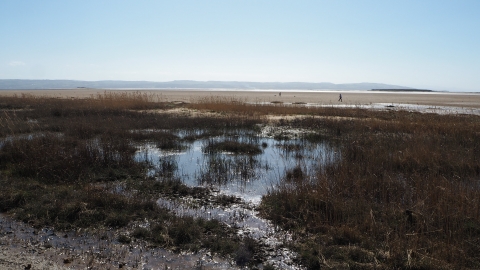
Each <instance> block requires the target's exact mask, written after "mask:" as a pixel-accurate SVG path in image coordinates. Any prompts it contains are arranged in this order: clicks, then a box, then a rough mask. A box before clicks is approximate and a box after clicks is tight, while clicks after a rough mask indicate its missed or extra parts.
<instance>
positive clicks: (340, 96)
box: [338, 94, 343, 102]
mask: <svg viewBox="0 0 480 270" xmlns="http://www.w3.org/2000/svg"><path fill="white" fill-rule="evenodd" d="M338 101H340V102H343V99H342V94H340V95H339V96H338Z"/></svg>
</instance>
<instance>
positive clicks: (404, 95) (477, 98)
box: [0, 89, 480, 109]
mask: <svg viewBox="0 0 480 270" xmlns="http://www.w3.org/2000/svg"><path fill="white" fill-rule="evenodd" d="M135 91H140V92H144V93H149V94H158V95H161V97H162V99H164V100H165V101H183V102H192V101H196V100H199V99H201V98H205V97H227V98H236V99H240V100H245V101H248V102H273V101H280V102H285V103H295V102H305V103H316V104H335V105H338V104H346V105H370V104H378V103H380V104H412V105H428V106H449V107H462V108H477V109H478V108H480V93H454V92H374V91H344V92H340V91H281V96H280V95H279V94H280V92H279V91H278V90H249V91H245V90H238V91H237V90H209V89H206V90H190V89H188V90H182V89H175V90H164V89H161V90H104V89H60V90H0V96H2V95H7V96H11V95H22V94H31V95H36V96H49V97H58V98H86V97H91V96H95V95H97V94H103V93H105V92H135ZM340 93H341V94H342V95H343V102H339V101H338V95H339V94H340Z"/></svg>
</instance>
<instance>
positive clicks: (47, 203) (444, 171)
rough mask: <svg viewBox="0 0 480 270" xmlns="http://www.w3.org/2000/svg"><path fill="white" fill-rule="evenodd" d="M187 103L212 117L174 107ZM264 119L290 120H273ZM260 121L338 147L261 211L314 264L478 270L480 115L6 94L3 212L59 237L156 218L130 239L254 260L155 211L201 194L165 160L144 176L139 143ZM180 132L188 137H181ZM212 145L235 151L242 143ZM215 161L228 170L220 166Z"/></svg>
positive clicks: (173, 143) (253, 126)
mask: <svg viewBox="0 0 480 270" xmlns="http://www.w3.org/2000/svg"><path fill="white" fill-rule="evenodd" d="M178 106H182V107H184V108H187V109H190V110H195V111H198V112H208V113H211V112H214V113H215V114H212V115H210V116H208V115H207V114H204V115H202V114H201V113H200V114H198V115H193V116H192V115H181V114H175V113H167V112H166V110H168V109H170V108H175V107H178ZM267 115H278V116H280V118H282V119H281V120H280V121H277V122H274V123H267V121H268V120H267V118H266V117H265V116H267ZM287 116H295V117H287ZM296 116H301V117H296ZM259 124H262V125H266V124H269V125H281V126H285V127H289V128H301V129H308V130H310V131H312V132H311V133H308V134H307V135H306V138H305V139H307V140H310V141H313V142H315V141H318V142H323V141H328V143H329V144H330V145H332V148H331V149H332V151H335V153H334V154H335V155H336V158H335V162H327V163H322V162H320V161H319V164H318V168H315V170H306V169H305V168H303V167H301V166H298V167H296V168H294V169H292V170H291V171H288V172H285V175H284V176H282V178H283V179H282V180H285V181H283V182H282V184H281V185H280V186H279V187H278V188H275V189H273V188H272V190H271V191H270V192H269V193H268V194H267V195H265V196H264V197H263V199H262V202H261V205H260V209H259V210H260V211H261V213H262V215H263V216H264V217H266V218H268V219H270V220H271V221H272V222H273V223H275V224H277V225H278V226H280V227H282V228H284V229H286V230H289V231H291V232H292V233H293V239H294V240H293V241H292V242H291V243H290V244H289V245H290V246H291V247H292V249H294V250H296V251H297V252H299V254H300V259H301V262H302V264H303V265H304V266H306V267H307V268H309V269H319V268H321V267H332V268H341V267H349V268H361V269H377V268H380V269H478V268H480V255H479V254H480V117H478V116H474V115H437V114H422V113H412V112H408V111H374V110H366V109H361V108H353V109H341V108H334V107H319V108H307V107H304V106H301V105H288V106H287V105H282V104H251V103H247V102H246V101H245V100H238V99H227V100H226V99H222V98H217V97H210V98H206V99H202V100H196V101H195V100H194V101H192V102H191V103H190V104H173V103H168V102H165V101H164V100H163V98H162V97H161V96H151V95H145V94H142V93H140V92H139V93H104V94H103V95H98V96H92V97H90V98H87V99H55V98H47V97H33V96H27V95H21V96H16V97H1V98H0V137H1V138H2V141H1V143H0V181H1V183H0V184H1V185H2V189H0V210H1V211H2V212H6V213H8V214H9V215H11V216H13V217H16V218H18V219H20V220H23V221H25V222H28V223H31V224H33V225H35V226H45V225H53V226H57V227H60V228H75V227H95V226H105V227H122V226H127V224H132V222H134V221H139V220H144V219H145V218H147V219H149V220H151V221H152V224H153V225H152V226H151V228H150V229H148V230H147V231H145V230H143V229H137V230H135V232H134V233H132V234H131V235H130V236H129V237H133V238H142V239H146V240H148V241H151V242H152V243H154V244H155V245H160V246H165V247H171V248H176V249H190V250H198V249H199V248H202V247H206V248H210V249H211V250H214V251H215V252H219V253H222V254H231V255H232V256H233V258H234V259H235V260H236V261H237V263H238V264H239V265H249V263H251V262H252V260H254V259H253V258H254V257H255V256H253V255H252V254H253V253H255V252H258V251H256V247H255V245H253V244H252V243H251V240H248V239H247V240H245V239H244V240H241V239H239V238H236V237H233V236H232V235H233V234H234V233H233V231H232V230H231V229H228V228H226V227H224V226H222V225H221V224H219V223H215V222H214V221H205V220H202V219H183V218H178V217H175V216H173V215H172V214H171V213H169V212H168V211H166V210H164V209H161V208H159V207H158V206H157V205H156V204H155V203H154V202H153V200H154V198H155V196H158V195H159V194H184V195H189V196H190V195H192V194H197V193H198V194H200V193H202V192H204V191H199V190H193V189H189V188H188V187H185V186H184V185H182V184H181V183H180V181H179V180H178V179H176V178H175V177H176V176H175V174H174V173H173V170H175V164H174V163H172V162H171V161H168V160H164V161H160V164H161V165H162V166H161V168H159V169H158V170H159V176H160V177H161V181H155V180H154V179H151V178H149V177H148V176H146V171H147V170H148V168H149V166H151V164H149V163H148V161H146V162H143V163H139V162H137V161H135V159H134V152H135V144H136V143H140V142H149V143H155V144H156V145H157V146H158V147H160V148H162V147H165V148H168V149H172V148H173V149H178V147H181V143H182V140H195V139H198V138H205V137H208V136H210V135H215V136H218V135H225V134H231V133H229V132H233V133H235V132H236V131H239V130H249V131H251V132H257V131H258V125H259ZM178 130H189V131H187V132H186V133H187V135H186V136H183V137H182V136H178V135H176V134H177V133H176V132H175V131H178ZM200 131H201V132H200ZM286 145H287V146H288V147H296V146H294V145H292V146H289V144H286ZM211 146H212V147H214V146H215V147H216V148H218V149H216V150H215V151H232V152H233V151H234V150H235V151H236V149H240V147H241V148H243V147H245V146H246V144H243V143H242V144H238V142H235V143H233V144H232V141H228V140H227V141H226V142H225V144H223V145H216V144H214V142H213V141H212V143H211ZM232 149H233V150H232ZM297 150H298V149H297ZM212 151H213V150H212ZM242 151H243V152H245V153H251V152H252V150H242ZM243 152H242V153H243ZM245 156H246V158H248V159H252V156H249V155H245ZM210 162H211V163H209V166H212V168H218V170H219V171H222V172H223V171H226V170H228V169H225V168H223V167H225V166H223V165H225V164H222V162H224V161H221V160H220V161H219V160H215V158H213V157H212V159H211V161H210ZM227 165H228V164H227ZM247 165H248V164H247ZM219 166H220V167H219ZM222 166H223V167H222ZM205 178H208V175H206V176H205ZM119 183H124V184H125V185H120V186H121V187H124V188H120V189H119V185H118V184H119ZM119 190H120V191H119ZM152 202H153V203H152ZM167 224H170V225H167ZM172 224H173V225H172ZM129 237H123V238H122V241H125V242H128V241H129ZM241 241H243V242H242V243H240V242H241ZM257 259H258V258H257Z"/></svg>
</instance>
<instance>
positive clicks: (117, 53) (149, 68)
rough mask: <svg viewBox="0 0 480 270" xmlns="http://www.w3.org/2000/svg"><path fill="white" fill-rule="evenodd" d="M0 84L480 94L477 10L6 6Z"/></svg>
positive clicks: (252, 2) (438, 6)
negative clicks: (383, 88) (345, 86)
mask: <svg viewBox="0 0 480 270" xmlns="http://www.w3.org/2000/svg"><path fill="white" fill-rule="evenodd" d="M0 79H69V80H87V81H97V80H126V81H137V80H145V81H160V82H163V81H172V80H199V81H213V80H214V81H255V82H332V83H359V82H373V83H386V84H395V85H401V86H408V87H414V88H421V89H433V90H447V91H478V92H480V1H479V0H471V1H469V0H455V1H454V0H432V1H430V0H389V1H385V0H371V1H369V0H348V1H347V0H329V1H322V0H317V1H306V0H290V1H283V0H275V1H266V0H265V1H264V0H191V1H187V0H170V1H162V0H157V1H154V0H149V1H147V0H130V1H127V0H68V1H65V0H57V1H55V0H42V1H38V0H1V1H0Z"/></svg>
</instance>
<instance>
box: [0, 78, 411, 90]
mask: <svg viewBox="0 0 480 270" xmlns="http://www.w3.org/2000/svg"><path fill="white" fill-rule="evenodd" d="M76 88H94V89H112V88H114V89H175V88H178V89H192V88H193V89H239V90H248V89H252V90H253V89H260V90H266V89H277V90H287V89H290V90H372V89H376V90H383V89H384V90H388V89H395V90H405V91H415V90H416V89H414V88H410V87H404V86H399V85H390V84H382V83H342V84H335V83H328V82H321V83H308V82H237V81H188V80H185V81H183V80H182V81H170V82H150V81H76V80H17V79H6V80H0V90H14V89H76Z"/></svg>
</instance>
